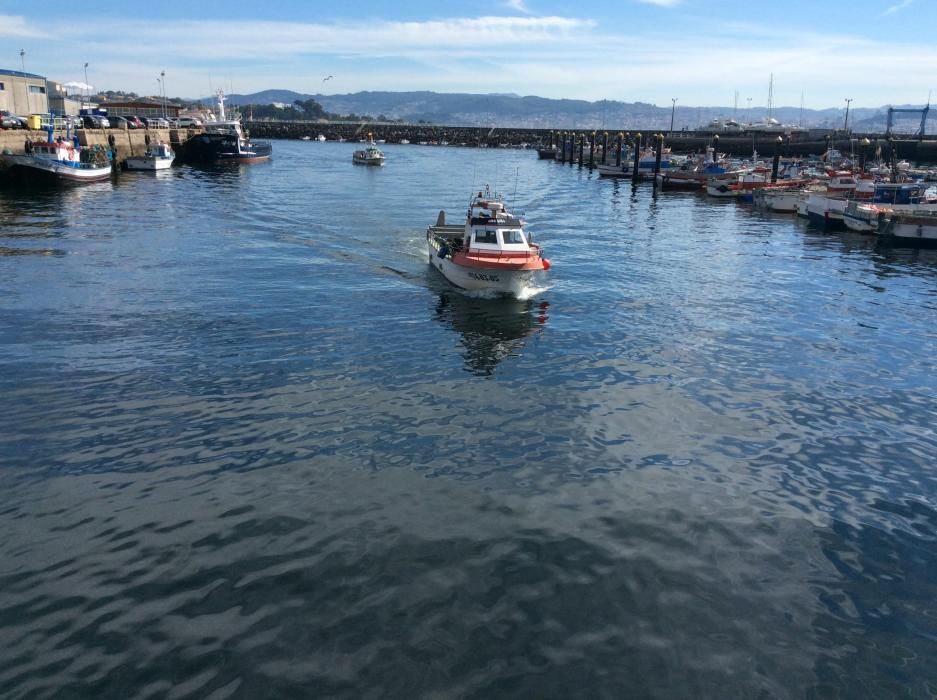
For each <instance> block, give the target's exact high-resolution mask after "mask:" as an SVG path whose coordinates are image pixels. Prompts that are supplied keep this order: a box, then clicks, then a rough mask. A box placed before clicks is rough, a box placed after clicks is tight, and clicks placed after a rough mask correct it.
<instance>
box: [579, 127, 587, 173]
mask: <svg viewBox="0 0 937 700" xmlns="http://www.w3.org/2000/svg"><path fill="white" fill-rule="evenodd" d="M585 146H586V135H585V133H582V134H579V167H580V168H581V167H582V151H583V149H584V148H585Z"/></svg>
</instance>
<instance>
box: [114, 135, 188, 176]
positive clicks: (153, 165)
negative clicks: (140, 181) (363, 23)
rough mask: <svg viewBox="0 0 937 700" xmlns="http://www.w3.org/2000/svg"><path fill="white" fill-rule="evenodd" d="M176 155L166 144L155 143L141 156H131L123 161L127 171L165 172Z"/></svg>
mask: <svg viewBox="0 0 937 700" xmlns="http://www.w3.org/2000/svg"><path fill="white" fill-rule="evenodd" d="M175 158H176V154H175V153H173V150H172V149H171V148H170V147H169V145H168V144H165V143H162V142H159V141H157V142H156V145H155V146H152V147H150V148H147V149H146V153H144V154H143V155H142V156H131V157H129V158H127V160H126V161H125V165H126V167H127V170H149V171H156V170H166V169H167V168H169V167H171V166H172V162H173V160H175Z"/></svg>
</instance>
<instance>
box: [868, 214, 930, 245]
mask: <svg viewBox="0 0 937 700" xmlns="http://www.w3.org/2000/svg"><path fill="white" fill-rule="evenodd" d="M878 234H879V236H881V237H882V240H883V241H885V242H886V243H890V244H893V245H908V246H915V247H927V248H933V247H937V212H934V211H933V210H924V211H910V212H905V211H900V212H899V211H895V212H891V213H890V214H888V215H887V217H886V218H885V220H884V221H883V223H882V225H881V227H880V228H879V231H878Z"/></svg>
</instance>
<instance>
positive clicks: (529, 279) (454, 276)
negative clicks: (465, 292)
mask: <svg viewBox="0 0 937 700" xmlns="http://www.w3.org/2000/svg"><path fill="white" fill-rule="evenodd" d="M428 249H429V262H430V265H432V266H433V267H435V268H436V269H437V270H439V272H440V273H442V276H443V277H445V278H446V279H447V280H449V281H450V282H451V283H452V284H454V285H455V286H456V287H461V288H462V289H471V290H489V291H492V292H497V293H499V294H505V295H509V296H514V297H520V296H522V295H523V294H524V292H525V291H526V290H527V289H529V288H530V287H531V286H532V285H533V282H534V270H494V269H489V268H479V267H466V266H464V265H456V264H455V263H454V262H452V260H451V259H450V258H440V257H439V247H438V244H437V243H436V241H435V240H434V239H433V238H429V239H428Z"/></svg>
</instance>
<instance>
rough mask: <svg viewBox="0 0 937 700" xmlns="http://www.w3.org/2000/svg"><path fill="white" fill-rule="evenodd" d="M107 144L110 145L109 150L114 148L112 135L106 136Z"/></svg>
mask: <svg viewBox="0 0 937 700" xmlns="http://www.w3.org/2000/svg"><path fill="white" fill-rule="evenodd" d="M107 142H108V143H109V144H110V146H111V148H113V147H114V142H115V139H114V134H108V135H107Z"/></svg>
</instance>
